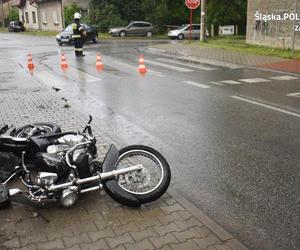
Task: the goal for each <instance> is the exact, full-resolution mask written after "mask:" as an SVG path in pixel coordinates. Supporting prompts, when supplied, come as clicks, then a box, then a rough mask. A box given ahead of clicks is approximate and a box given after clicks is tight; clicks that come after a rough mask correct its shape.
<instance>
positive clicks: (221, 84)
mask: <svg viewBox="0 0 300 250" xmlns="http://www.w3.org/2000/svg"><path fill="white" fill-rule="evenodd" d="M210 83H211V84H215V85H219V86H223V85H224V84H223V83H219V82H210Z"/></svg>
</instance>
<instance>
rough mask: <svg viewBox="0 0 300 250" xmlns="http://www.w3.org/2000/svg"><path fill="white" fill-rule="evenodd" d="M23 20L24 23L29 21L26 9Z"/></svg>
mask: <svg viewBox="0 0 300 250" xmlns="http://www.w3.org/2000/svg"><path fill="white" fill-rule="evenodd" d="M25 20H26V23H29V16H28V12H27V11H26V12H25Z"/></svg>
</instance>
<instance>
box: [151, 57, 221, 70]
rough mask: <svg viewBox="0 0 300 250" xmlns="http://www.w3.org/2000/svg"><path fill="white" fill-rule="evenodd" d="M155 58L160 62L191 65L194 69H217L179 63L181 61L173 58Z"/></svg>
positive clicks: (189, 65)
mask: <svg viewBox="0 0 300 250" xmlns="http://www.w3.org/2000/svg"><path fill="white" fill-rule="evenodd" d="M157 60H159V61H161V62H167V63H169V62H172V63H174V64H178V65H183V66H186V67H191V68H195V69H202V70H207V71H212V70H217V69H216V68H213V67H208V66H202V65H193V64H187V63H181V62H178V61H174V60H172V61H171V59H167V58H157Z"/></svg>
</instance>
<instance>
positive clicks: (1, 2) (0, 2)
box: [0, 0, 5, 28]
mask: <svg viewBox="0 0 300 250" xmlns="http://www.w3.org/2000/svg"><path fill="white" fill-rule="evenodd" d="M0 4H1V10H2V27H3V28H5V24H4V9H3V0H0Z"/></svg>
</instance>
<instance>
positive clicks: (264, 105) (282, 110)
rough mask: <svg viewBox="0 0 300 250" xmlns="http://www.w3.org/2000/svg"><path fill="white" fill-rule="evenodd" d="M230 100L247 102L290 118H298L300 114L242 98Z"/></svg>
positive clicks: (235, 97) (237, 97)
mask: <svg viewBox="0 0 300 250" xmlns="http://www.w3.org/2000/svg"><path fill="white" fill-rule="evenodd" d="M231 98H234V99H237V100H240V101H243V102H248V103H251V104H254V105H257V106H260V107H263V108H267V109H270V110H273V111H277V112H280V113H283V114H286V115H291V116H294V117H298V118H300V114H298V113H295V112H292V111H288V110H285V109H281V108H277V107H274V106H271V105H268V104H264V103H261V102H257V101H253V100H250V99H247V98H243V97H239V96H231Z"/></svg>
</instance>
